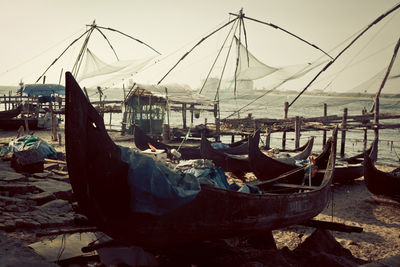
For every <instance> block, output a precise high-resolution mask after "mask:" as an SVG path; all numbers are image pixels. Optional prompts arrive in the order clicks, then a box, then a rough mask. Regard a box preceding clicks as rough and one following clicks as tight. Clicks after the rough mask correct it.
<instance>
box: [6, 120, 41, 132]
mask: <svg viewBox="0 0 400 267" xmlns="http://www.w3.org/2000/svg"><path fill="white" fill-rule="evenodd" d="M25 121H26V123H28V127H29V129H30V130H36V129H38V128H39V127H38V119H37V118H10V119H5V118H0V129H2V130H18V128H19V127H20V126H24V127H25Z"/></svg>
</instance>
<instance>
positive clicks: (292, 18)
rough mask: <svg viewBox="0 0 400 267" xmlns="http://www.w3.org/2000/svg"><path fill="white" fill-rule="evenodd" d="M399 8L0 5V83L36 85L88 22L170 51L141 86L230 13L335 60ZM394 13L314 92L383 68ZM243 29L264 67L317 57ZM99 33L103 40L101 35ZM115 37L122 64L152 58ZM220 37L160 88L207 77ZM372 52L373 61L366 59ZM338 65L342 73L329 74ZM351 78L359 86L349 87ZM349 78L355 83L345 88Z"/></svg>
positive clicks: (175, 2)
mask: <svg viewBox="0 0 400 267" xmlns="http://www.w3.org/2000/svg"><path fill="white" fill-rule="evenodd" d="M397 3H398V1H395V0H351V1H348V0H335V1H327V0H279V1H278V0H275V1H272V0H248V1H246V0H213V1H211V0H203V1H188V0H158V1H155V0H146V1H144V0H143V1H138V0H114V1H105V0H68V1H58V0H34V1H32V0H13V1H11V0H0V7H1V8H0V25H1V28H0V29H1V30H0V32H1V42H0V84H1V85H17V84H18V83H19V81H20V80H21V79H22V80H23V81H24V82H25V83H33V82H35V80H36V79H37V78H38V77H39V76H40V75H41V74H42V72H43V71H44V70H45V69H46V68H47V66H48V65H50V63H51V62H52V61H53V60H54V59H55V58H56V57H57V56H58V55H59V54H60V53H61V52H62V51H63V50H64V49H65V48H66V47H67V45H68V44H70V43H71V42H72V41H73V40H74V39H76V38H77V37H78V36H79V35H80V34H82V33H83V32H84V31H85V25H86V24H90V23H91V22H92V21H93V20H96V23H97V24H98V25H101V26H105V27H111V28H114V29H117V30H120V31H122V32H124V33H126V34H129V35H131V36H133V37H135V38H138V39H140V40H142V41H144V42H146V43H147V44H149V45H151V46H152V47H154V48H155V49H157V50H158V51H160V52H161V53H162V54H163V55H164V56H167V55H170V54H171V53H172V52H174V51H175V53H174V54H173V56H168V57H169V58H171V62H170V63H169V64H165V66H164V69H160V68H159V69H157V70H154V71H153V72H151V69H148V70H147V71H148V72H149V73H151V74H150V75H149V76H148V77H147V78H146V80H145V82H157V81H158V80H159V79H160V78H161V77H162V76H163V74H165V72H166V71H167V70H168V67H171V66H172V64H173V60H172V59H173V58H174V57H175V58H179V57H180V56H181V55H183V53H184V52H186V51H187V50H188V49H190V47H191V46H192V45H193V44H194V43H195V42H196V41H198V40H199V39H200V38H201V37H202V36H204V35H205V34H207V33H209V32H211V31H212V30H213V29H215V28H216V27H217V26H218V25H221V23H224V22H227V21H228V19H229V12H237V11H238V10H240V8H243V10H244V13H245V14H246V15H247V16H249V17H252V18H256V19H259V20H262V21H267V22H271V23H274V24H276V25H279V26H280V27H282V28H285V29H286V30H288V31H291V32H293V33H295V34H297V35H299V36H301V37H302V38H304V39H306V40H308V41H310V42H311V43H314V44H315V45H317V46H319V47H321V48H322V49H324V50H325V51H331V53H332V55H333V56H336V54H337V53H338V52H339V51H340V50H338V49H336V50H333V51H332V49H333V48H335V47H336V46H337V45H339V44H340V43H342V42H343V41H345V40H346V39H347V38H349V37H350V36H352V35H353V34H355V33H357V32H359V31H360V30H361V29H362V28H363V27H365V26H366V25H368V24H369V23H370V22H372V21H373V20H374V19H375V18H377V17H378V16H379V15H381V14H382V13H384V12H385V11H387V10H388V9H390V8H391V7H393V6H394V5H395V4H397ZM399 13H400V10H397V11H396V12H395V13H393V14H392V15H391V16H389V17H387V18H386V19H385V20H384V21H382V22H380V23H379V24H378V25H377V26H375V27H374V29H373V30H371V33H369V34H368V36H366V38H364V39H363V40H360V44H359V45H358V46H355V48H354V50H353V51H349V56H347V57H343V61H341V62H338V67H337V68H336V70H332V71H331V73H330V74H329V73H327V74H326V75H325V76H323V77H321V81H320V83H319V84H320V87H324V86H325V85H326V83H327V82H328V81H331V80H332V77H335V82H334V83H336V84H337V88H338V89H340V90H346V89H349V88H344V87H350V86H355V85H357V84H359V83H361V82H362V81H363V80H366V79H367V77H370V76H372V75H374V74H375V73H376V72H378V71H379V70H381V69H382V68H384V67H385V66H387V64H388V63H389V60H390V57H391V55H392V52H393V48H394V45H395V43H396V41H397V40H398V38H399V37H400V30H399V25H400V14H399ZM245 23H246V30H247V31H248V40H249V49H250V50H251V51H252V52H253V54H254V55H255V56H257V57H259V58H260V59H262V60H263V61H264V62H265V61H268V62H269V63H270V64H273V65H290V64H299V63H305V62H311V61H313V60H315V59H316V58H318V57H320V56H322V53H321V52H319V51H317V50H315V49H313V48H311V47H310V46H307V45H304V44H303V43H301V42H300V41H298V40H295V39H294V38H291V37H288V36H286V35H285V34H282V33H279V32H278V31H277V30H273V29H271V28H269V27H267V26H260V25H257V24H256V23H254V22H251V21H245ZM253 28H254V29H253ZM104 33H106V34H108V32H107V31H104ZM114 36H115V34H110V36H109V38H110V41H113V46H114V48H115V49H116V50H117V53H118V54H119V57H120V58H123V59H134V58H143V57H147V56H152V55H155V53H153V52H152V51H151V50H150V49H148V48H146V47H144V46H142V45H139V44H136V43H133V42H131V41H130V40H127V38H120V37H115V38H114ZM223 37H224V35H223V33H221V34H220V35H219V36H216V37H215V38H214V39H215V40H214V43H212V40H210V41H211V45H210V47H208V48H206V42H205V43H204V48H203V47H202V48H201V49H203V53H204V54H202V55H203V58H202V57H200V59H197V60H196V59H194V58H193V59H191V58H190V57H188V58H187V59H185V62H184V64H183V66H182V69H181V70H179V69H177V71H176V72H174V73H173V75H171V77H169V78H168V79H167V80H166V82H174V81H180V80H179V79H180V78H182V82H187V83H190V81H192V82H193V84H194V85H193V86H196V83H199V80H200V79H201V78H202V77H204V76H205V74H204V73H206V72H207V70H205V72H202V73H200V71H198V70H197V67H196V66H198V65H199V64H200V63H199V62H201V61H202V60H203V59H204V58H205V57H204V55H211V54H213V53H214V52H216V51H217V49H218V47H219V45H218V44H217V43H218V41H219V42H221V40H223ZM96 38H97V39H98V40H91V43H90V44H89V48H91V49H92V50H93V51H94V52H95V53H96V55H97V56H99V57H100V58H101V59H104V60H105V61H107V60H112V56H113V55H112V53H111V52H110V51H109V49H108V50H107V51H106V48H105V47H106V45H104V41H101V42H102V43H103V44H101V45H100V44H99V45H97V44H96V41H99V40H100V39H101V38H100V37H96ZM113 38H114V39H113ZM99 42H100V41H99ZM341 47H342V48H343V45H342V46H341ZM78 51H79V45H77V47H76V48H72V47H71V49H70V51H69V53H70V54H66V58H65V59H63V61H62V64H61V60H60V64H59V65H57V66H56V67H55V70H53V72H49V74H48V77H47V79H48V80H49V81H48V82H54V83H58V79H59V74H60V72H61V69H63V71H65V70H68V69H70V68H71V67H72V64H73V62H74V60H75V57H76V55H77V53H78ZM379 51H381V52H379ZM378 52H379V53H378ZM74 53H75V56H74ZM374 53H375V54H376V55H375V56H372V55H373V54H374ZM350 55H351V56H350ZM210 58H211V57H210ZM186 60H187V62H186ZM190 60H193V62H192V63H190ZM205 61H207V60H205ZM357 62H360V63H357ZM339 63H340V64H339ZM356 63H357V64H356ZM361 63H362V64H361ZM353 65H354V66H353ZM344 67H346V72H344V71H342V72H340V74H339V75H337V74H335V73H337V72H338V71H340V70H341V69H343V68H344ZM329 75H331V76H329ZM332 75H333V76H332ZM179 76H180V77H179ZM149 77H150V78H149ZM183 77H185V78H187V80H186V81H185V79H183ZM354 77H357V79H359V80H358V81H355V79H354ZM189 79H190V81H189ZM339 80H343V81H341V82H340V81H339ZM349 80H351V81H352V83H354V84H353V85H349ZM353 80H354V81H353Z"/></svg>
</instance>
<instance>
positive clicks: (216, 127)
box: [214, 103, 220, 142]
mask: <svg viewBox="0 0 400 267" xmlns="http://www.w3.org/2000/svg"><path fill="white" fill-rule="evenodd" d="M218 105H219V104H218V103H217V104H214V119H215V131H216V136H215V141H216V142H219V140H220V139H219V135H220V128H219V127H220V125H219V119H218Z"/></svg>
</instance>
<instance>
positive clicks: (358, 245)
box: [0, 131, 400, 261]
mask: <svg viewBox="0 0 400 267" xmlns="http://www.w3.org/2000/svg"><path fill="white" fill-rule="evenodd" d="M59 133H60V134H61V145H60V143H59V141H51V136H50V133H49V132H48V131H34V135H35V136H38V137H40V138H42V139H43V140H45V141H46V142H48V143H49V144H51V145H53V146H54V147H55V149H56V150H57V151H58V152H64V153H65V146H64V144H65V138H64V133H63V132H62V131H59ZM16 134H17V133H16V132H13V131H0V142H1V143H3V144H4V143H8V142H9V141H11V140H12V139H13V138H15V137H16ZM111 136H112V137H118V133H112V134H111ZM116 143H117V144H120V145H123V146H128V147H134V144H133V142H132V141H117V142H116ZM378 168H380V169H382V170H384V171H390V170H391V169H394V167H393V166H378ZM316 219H319V220H325V221H333V222H339V223H344V224H346V225H351V226H358V227H362V228H363V232H362V233H342V232H335V231H331V233H332V235H333V236H334V237H335V239H336V240H337V241H338V242H340V244H341V245H342V246H343V247H345V248H347V249H349V250H350V251H351V253H352V254H353V256H355V257H357V258H360V259H363V260H366V261H375V260H379V259H383V258H387V257H391V256H395V255H399V254H400V204H399V203H395V202H387V201H383V200H376V199H375V198H374V197H373V196H372V194H370V193H369V191H368V190H367V188H366V186H365V184H364V181H363V179H362V178H360V179H357V180H356V181H355V183H354V184H352V185H335V186H333V191H332V198H331V201H330V203H329V205H328V206H327V207H326V209H325V210H324V211H323V212H322V213H321V214H319V215H318V216H317V217H316ZM313 230H314V229H312V228H308V227H304V226H292V227H288V228H286V229H281V230H276V231H273V236H274V238H275V240H276V244H277V247H278V248H283V247H285V246H287V247H288V248H289V249H291V250H293V249H295V248H296V247H297V246H298V245H299V244H300V243H301V242H302V241H304V239H305V238H306V237H307V236H309V235H310V234H311V233H312V231H313Z"/></svg>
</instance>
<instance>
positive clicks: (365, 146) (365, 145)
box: [361, 107, 369, 151]
mask: <svg viewBox="0 0 400 267" xmlns="http://www.w3.org/2000/svg"><path fill="white" fill-rule="evenodd" d="M366 113H367V110H366V109H365V107H364V108H363V109H362V111H361V114H362V115H365V114H366ZM368 121H369V120H368V119H367V120H366V119H363V120H362V123H363V124H366V123H367V122H368ZM367 134H368V128H367V127H364V148H363V151H365V150H366V149H367V142H368V135H367Z"/></svg>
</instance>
